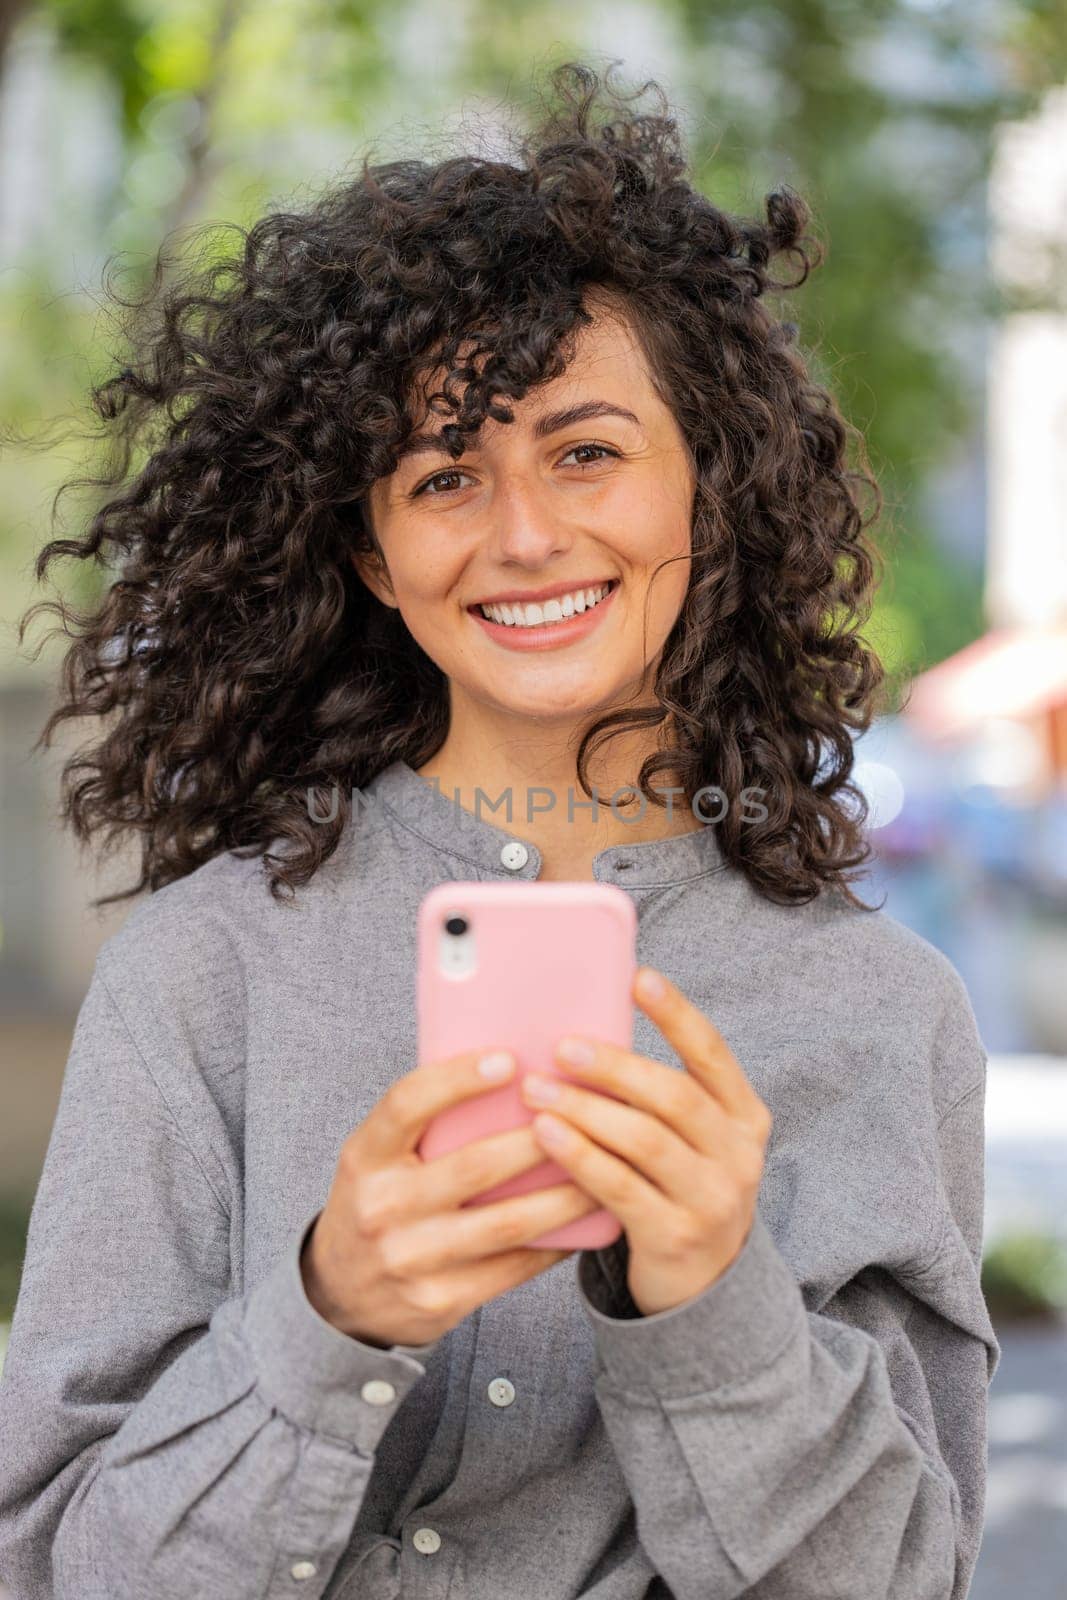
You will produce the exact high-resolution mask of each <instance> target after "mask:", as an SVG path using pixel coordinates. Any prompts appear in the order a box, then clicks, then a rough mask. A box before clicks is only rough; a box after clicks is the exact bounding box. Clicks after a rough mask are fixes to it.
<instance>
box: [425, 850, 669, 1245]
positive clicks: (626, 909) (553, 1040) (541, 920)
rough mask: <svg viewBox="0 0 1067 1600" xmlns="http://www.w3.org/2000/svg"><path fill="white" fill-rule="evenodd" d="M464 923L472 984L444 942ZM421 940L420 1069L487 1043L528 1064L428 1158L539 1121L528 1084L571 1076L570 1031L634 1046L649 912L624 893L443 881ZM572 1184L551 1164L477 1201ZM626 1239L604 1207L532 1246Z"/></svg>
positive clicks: (462, 1108)
mask: <svg viewBox="0 0 1067 1600" xmlns="http://www.w3.org/2000/svg"><path fill="white" fill-rule="evenodd" d="M452 915H459V916H463V917H465V918H466V919H467V922H468V925H469V928H470V930H471V932H472V933H473V936H474V940H475V948H476V962H475V964H474V969H473V970H472V971H470V972H467V973H464V974H463V975H462V976H455V975H453V973H452V972H449V971H445V970H443V967H442V962H443V960H444V956H443V953H442V944H441V941H442V940H448V939H449V938H451V935H449V934H447V933H445V932H444V923H445V921H446V919H447V918H448V917H449V916H452ZM417 934H418V972H417V982H416V992H417V1005H418V1059H419V1062H420V1063H423V1062H428V1061H437V1060H442V1059H444V1058H446V1057H448V1056H451V1055H457V1054H459V1052H461V1051H464V1050H472V1049H478V1048H479V1047H481V1046H486V1047H495V1048H502V1049H510V1050H513V1051H514V1052H515V1056H516V1060H517V1062H518V1070H517V1072H516V1073H515V1076H514V1077H513V1078H512V1079H511V1080H510V1081H509V1082H508V1083H506V1084H504V1085H502V1086H501V1087H500V1088H488V1089H487V1090H486V1092H485V1093H484V1094H480V1095H477V1096H475V1097H474V1098H473V1099H470V1100H466V1101H463V1102H461V1103H460V1104H458V1105H455V1106H450V1107H449V1108H448V1110H447V1111H443V1112H441V1113H439V1114H438V1115H437V1116H436V1117H434V1118H433V1120H432V1121H431V1122H430V1123H429V1124H428V1125H427V1127H426V1128H425V1129H424V1131H423V1135H422V1138H421V1139H420V1141H419V1145H418V1150H419V1154H420V1155H422V1156H423V1157H425V1158H426V1159H428V1160H429V1159H432V1158H433V1157H435V1156H438V1155H444V1154H446V1153H447V1152H448V1151H451V1150H455V1149H457V1148H458V1146H460V1145H463V1144H469V1143H470V1142H471V1141H472V1140H475V1139H483V1138H485V1137H486V1136H487V1135H489V1134H494V1133H502V1132H504V1131H505V1130H506V1129H509V1128H515V1127H520V1126H521V1125H522V1124H524V1123H529V1122H532V1121H533V1118H534V1115H535V1113H534V1112H533V1110H532V1109H531V1108H530V1107H529V1106H527V1105H525V1103H524V1102H523V1100H522V1099H521V1097H520V1093H519V1086H520V1084H521V1082H522V1079H523V1077H524V1076H525V1074H526V1073H527V1072H530V1071H537V1072H540V1073H544V1074H546V1075H548V1076H555V1077H563V1078H565V1077H567V1073H566V1072H565V1070H564V1069H563V1067H562V1065H560V1064H559V1063H557V1062H556V1061H555V1059H554V1051H555V1047H556V1044H557V1042H558V1040H559V1039H560V1038H561V1037H562V1035H563V1034H565V1033H571V1032H574V1033H582V1034H588V1035H589V1036H590V1037H592V1038H597V1039H604V1040H607V1041H609V1042H611V1043H613V1044H619V1045H622V1046H623V1047H624V1048H626V1049H629V1048H631V1046H632V1043H633V1023H634V1004H633V1000H632V999H631V995H630V989H631V985H632V983H633V976H634V972H635V970H636V956H635V946H636V937H637V913H636V911H635V909H634V903H633V901H632V900H631V898H630V896H629V895H628V894H627V893H626V892H625V890H623V889H620V888H618V887H617V886H616V885H615V884H608V883H593V882H589V883H586V882H579V881H576V882H566V883H564V882H558V881H556V882H551V883H531V882H529V881H526V882H523V883H514V884H512V883H474V882H472V883H463V882H449V883H442V884H438V885H437V886H436V887H435V888H433V889H431V890H430V891H429V893H428V894H426V895H425V896H424V897H423V899H422V901H421V903H420V906H419V912H418V928H417ZM598 1092H600V1093H603V1092H604V1091H598ZM569 1177H570V1174H569V1173H568V1172H567V1171H566V1169H565V1168H563V1167H561V1166H560V1165H559V1163H558V1162H556V1161H552V1160H549V1159H548V1158H546V1159H545V1160H544V1161H543V1162H541V1163H539V1164H538V1165H537V1166H534V1167H530V1168H529V1169H528V1170H527V1171H525V1172H520V1173H517V1174H516V1175H515V1176H514V1177H512V1178H508V1179H506V1180H505V1181H504V1182H503V1183H499V1184H495V1185H494V1186H493V1187H492V1188H491V1189H485V1190H483V1191H482V1192H481V1193H480V1194H478V1195H476V1196H473V1197H472V1198H471V1199H470V1200H468V1201H466V1202H465V1204H467V1205H484V1204H486V1203H488V1202H489V1201H493V1200H502V1199H506V1198H507V1197H508V1196H510V1195H516V1194H526V1193H529V1192H530V1191H531V1190H534V1189H542V1188H546V1187H548V1186H549V1185H551V1184H557V1183H563V1182H565V1181H566V1180H567V1179H568V1178H569ZM621 1232H622V1227H621V1224H620V1223H619V1221H618V1218H617V1217H615V1216H614V1214H613V1213H612V1212H610V1211H608V1210H606V1209H605V1208H603V1207H602V1208H600V1209H599V1210H597V1211H591V1212H589V1213H588V1215H586V1216H584V1217H577V1218H576V1219H575V1220H574V1221H573V1222H568V1223H564V1224H563V1225H562V1226H560V1227H558V1228H552V1229H550V1230H549V1231H548V1232H546V1233H543V1234H540V1235H539V1236H538V1237H537V1238H536V1239H531V1240H529V1242H528V1248H530V1249H533V1248H543V1249H599V1248H601V1247H602V1246H604V1245H608V1244H611V1243H612V1241H613V1240H615V1239H617V1238H618V1237H619V1235H620V1234H621Z"/></svg>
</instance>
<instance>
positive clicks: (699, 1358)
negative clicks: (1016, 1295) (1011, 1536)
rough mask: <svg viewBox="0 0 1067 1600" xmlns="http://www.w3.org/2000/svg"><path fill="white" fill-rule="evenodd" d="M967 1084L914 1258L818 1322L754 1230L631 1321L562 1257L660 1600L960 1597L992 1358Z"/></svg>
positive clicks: (614, 1291)
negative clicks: (940, 1205)
mask: <svg viewBox="0 0 1067 1600" xmlns="http://www.w3.org/2000/svg"><path fill="white" fill-rule="evenodd" d="M983 1111H984V1081H983V1082H981V1083H978V1084H975V1085H974V1086H973V1087H972V1088H971V1089H970V1090H969V1091H968V1092H967V1093H965V1094H963V1095H962V1096H961V1097H960V1098H959V1099H958V1100H957V1101H956V1103H955V1104H953V1105H952V1106H951V1107H950V1108H949V1109H948V1111H947V1112H946V1113H945V1114H944V1116H943V1117H942V1118H941V1121H940V1124H939V1128H938V1145H939V1151H940V1159H941V1168H940V1174H939V1190H940V1192H941V1193H942V1194H943V1195H944V1198H945V1201H946V1205H945V1211H944V1217H943V1226H942V1227H940V1228H939V1229H938V1230H937V1231H936V1232H935V1234H934V1248H933V1249H932V1251H930V1252H929V1253H928V1255H927V1258H926V1259H925V1261H921V1262H919V1263H917V1264H916V1266H915V1267H914V1269H913V1270H911V1271H905V1270H904V1269H903V1268H901V1269H899V1275H897V1274H894V1273H893V1272H890V1271H889V1270H887V1269H886V1268H885V1267H884V1266H879V1265H876V1264H873V1263H872V1264H871V1266H870V1267H869V1268H868V1269H867V1270H864V1271H862V1272H860V1273H858V1274H857V1275H855V1276H854V1277H853V1278H852V1279H851V1280H850V1281H849V1282H848V1283H847V1284H845V1285H844V1286H843V1287H842V1288H841V1289H840V1290H839V1291H838V1292H837V1294H835V1295H834V1296H833V1297H832V1298H831V1299H830V1300H829V1301H828V1302H827V1304H826V1305H825V1306H824V1307H823V1308H822V1309H821V1310H819V1311H817V1312H816V1311H813V1310H810V1309H808V1307H807V1306H806V1304H805V1300H804V1297H803V1294H802V1293H801V1290H800V1287H799V1285H798V1282H797V1279H796V1277H795V1275H794V1273H793V1271H792V1269H791V1268H790V1266H789V1264H788V1263H787V1262H786V1260H785V1259H784V1258H783V1256H782V1254H781V1252H780V1250H779V1249H778V1247H777V1245H776V1244H775V1242H774V1239H773V1237H772V1234H771V1232H770V1230H769V1228H768V1226H767V1222H766V1219H765V1217H764V1216H763V1214H762V1212H760V1211H757V1214H756V1217H755V1220H754V1223H753V1226H752V1229H751V1230H750V1233H749V1235H748V1238H747V1240H746V1242H745V1244H744V1246H743V1247H742V1249H741V1251H740V1253H739V1254H738V1256H737V1257H735V1259H734V1261H733V1262H732V1263H731V1264H730V1266H729V1267H728V1268H727V1270H726V1271H725V1272H724V1273H723V1275H722V1276H721V1277H720V1278H719V1279H718V1280H717V1281H716V1282H715V1283H713V1284H711V1285H709V1287H708V1288H707V1289H706V1290H705V1291H704V1292H703V1294H701V1295H698V1296H696V1297H694V1298H693V1299H692V1300H689V1301H686V1302H684V1303H683V1304H682V1305H680V1306H675V1307H672V1308H671V1309H670V1310H668V1311H664V1312H660V1313H658V1314H656V1315H653V1316H649V1317H641V1316H640V1315H639V1314H638V1313H637V1310H636V1307H634V1306H633V1303H632V1300H630V1299H629V1295H628V1292H627V1291H626V1288H625V1268H624V1261H625V1250H623V1251H622V1252H619V1251H617V1250H615V1248H614V1247H613V1249H612V1251H611V1252H607V1251H598V1252H583V1253H582V1255H581V1257H580V1258H579V1268H578V1281H579V1285H580V1288H581V1291H582V1295H583V1299H584V1301H585V1306H586V1311H587V1314H588V1316H589V1318H590V1319H591V1321H592V1323H593V1326H594V1330H595V1335H596V1343H597V1350H598V1368H599V1370H598V1376H597V1379H596V1392H597V1399H598V1402H599V1405H600V1408H601V1411H602V1414H603V1416H604V1421H605V1426H606V1428H607V1430H608V1432H609V1435H610V1437H611V1439H612V1443H613V1446H614V1449H615V1452H616V1456H617V1458H618V1460H619V1462H620V1465H621V1467H622V1470H623V1472H624V1474H625V1476H626V1478H627V1483H628V1487H629V1489H630V1493H631V1495H632V1497H633V1500H634V1504H635V1507H636V1513H637V1525H638V1537H639V1538H640V1540H641V1543H642V1544H643V1546H644V1547H645V1549H646V1551H647V1553H648V1554H649V1557H650V1559H651V1560H652V1561H653V1562H654V1564H655V1566H656V1568H657V1570H658V1571H659V1572H660V1573H661V1574H662V1576H663V1577H664V1579H665V1580H666V1582H667V1584H668V1585H669V1587H670V1589H671V1591H672V1593H673V1594H674V1595H676V1596H677V1600H707V1596H708V1595H710V1594H715V1595H721V1596H722V1597H723V1600H726V1597H727V1596H735V1595H744V1596H752V1597H756V1596H759V1597H761V1600H834V1597H841V1600H855V1597H856V1596H857V1595H863V1596H864V1600H963V1597H964V1596H965V1595H966V1594H967V1591H968V1587H969V1584H970V1580H971V1575H972V1572H973V1568H974V1564H975V1561H976V1558H977V1553H978V1548H979V1544H980V1541H981V1528H982V1517H983V1511H984V1489H985V1470H986V1398H987V1389H988V1384H989V1381H990V1380H991V1378H992V1376H993V1373H994V1372H995V1370H996V1366H997V1363H998V1361H999V1345H998V1343H997V1341H996V1338H995V1335H994V1333H993V1329H992V1326H991V1324H990V1323H989V1320H988V1314H987V1310H986V1306H985V1302H984V1299H983V1297H982V1292H981V1287H980V1278H979V1269H980V1258H981V1233H982V1204H983V1202H982V1192H983V1166H984V1160H983V1158H984V1146H983Z"/></svg>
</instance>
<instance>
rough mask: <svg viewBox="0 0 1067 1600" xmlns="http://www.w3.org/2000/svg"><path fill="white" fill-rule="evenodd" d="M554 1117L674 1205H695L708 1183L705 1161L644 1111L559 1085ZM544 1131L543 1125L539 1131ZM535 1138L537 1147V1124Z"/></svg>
mask: <svg viewBox="0 0 1067 1600" xmlns="http://www.w3.org/2000/svg"><path fill="white" fill-rule="evenodd" d="M558 1087H559V1090H560V1094H559V1098H558V1099H557V1100H555V1101H554V1102H553V1104H552V1108H551V1109H552V1114H553V1115H554V1116H559V1117H561V1118H562V1119H563V1121H564V1123H565V1124H566V1126H567V1127H570V1128H575V1129H578V1130H579V1131H580V1132H581V1133H583V1134H585V1135H586V1136H587V1137H588V1138H589V1139H591V1140H592V1141H593V1142H594V1143H595V1144H597V1145H599V1146H600V1147H601V1148H602V1149H605V1150H610V1151H613V1152H614V1153H615V1155H617V1156H621V1157H622V1158H623V1160H624V1161H626V1162H628V1163H629V1165H630V1166H631V1167H632V1168H633V1169H634V1170H635V1171H636V1172H639V1173H640V1174H641V1175H642V1177H644V1178H647V1179H648V1181H649V1183H651V1184H653V1185H654V1186H655V1187H656V1188H657V1189H658V1190H659V1191H660V1193H661V1194H663V1195H666V1197H667V1199H668V1200H671V1201H673V1202H674V1203H675V1204H676V1205H694V1204H695V1203H696V1201H697V1196H698V1195H699V1191H700V1186H701V1184H702V1183H703V1182H704V1181H705V1180H706V1175H707V1171H708V1164H707V1158H706V1157H705V1156H704V1155H703V1154H702V1153H700V1152H698V1151H696V1150H694V1148H693V1146H692V1145H691V1144H688V1143H687V1142H686V1141H685V1140H684V1139H682V1138H680V1137H679V1136H678V1134H676V1133H675V1132H674V1129H673V1128H670V1127H668V1126H667V1124H666V1123H665V1122H661V1121H660V1119H659V1118H658V1117H656V1116H654V1115H650V1114H649V1113H648V1112H646V1111H638V1110H636V1109H635V1108H634V1107H633V1106H628V1105H623V1103H622V1102H621V1101H619V1100H609V1099H608V1098H607V1096H606V1095H602V1094H598V1093H597V1092H596V1091H595V1090H590V1089H578V1088H575V1087H573V1086H569V1085H563V1084H560V1085H558ZM540 1126H541V1127H543V1126H545V1125H544V1124H541V1125H540ZM532 1131H533V1133H534V1137H535V1138H536V1139H538V1142H541V1135H540V1133H539V1132H538V1123H537V1122H536V1121H535V1122H534V1124H533V1129H532Z"/></svg>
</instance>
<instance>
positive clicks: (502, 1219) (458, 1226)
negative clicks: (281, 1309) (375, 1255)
mask: <svg viewBox="0 0 1067 1600" xmlns="http://www.w3.org/2000/svg"><path fill="white" fill-rule="evenodd" d="M596 1209H597V1207H596V1204H595V1202H594V1201H593V1200H592V1199H591V1198H590V1197H589V1195H587V1194H583V1193H582V1191H581V1189H579V1188H578V1187H577V1185H576V1184H573V1183H570V1182H567V1183H555V1184H552V1185H551V1187H549V1188H546V1189H537V1190H535V1191H534V1192H533V1193H531V1194H520V1195H512V1196H510V1197H509V1198H508V1199H507V1200H493V1201H490V1202H489V1203H488V1204H485V1205H478V1206H470V1207H468V1208H467V1209H466V1210H464V1211H451V1212H446V1213H445V1215H444V1216H436V1217H423V1218H420V1219H419V1220H417V1221H415V1222H412V1223H410V1224H406V1225H405V1226H404V1227H402V1228H395V1229H393V1230H392V1231H391V1232H390V1233H389V1234H388V1235H387V1236H386V1237H385V1238H383V1239H382V1240H380V1241H379V1250H380V1252H381V1258H382V1262H383V1264H384V1266H385V1268H386V1271H387V1272H390V1273H392V1274H393V1275H394V1276H396V1277H412V1276H422V1275H424V1274H426V1273H435V1272H438V1271H440V1269H441V1268H442V1267H454V1266H460V1265H462V1264H463V1263H464V1262H468V1261H477V1260H482V1259H484V1258H485V1257H486V1256H494V1255H499V1254H501V1252H502V1251H506V1250H514V1249H515V1248H516V1247H517V1246H518V1245H521V1244H524V1243H525V1242H526V1241H527V1240H528V1239H536V1238H537V1236H538V1234H541V1233H545V1232H546V1231H547V1230H548V1229H549V1228H558V1227H561V1226H562V1224H563V1223H565V1222H573V1221H575V1219H576V1218H578V1217H584V1216H586V1215H587V1214H588V1213H589V1212H590V1211H595V1210H596Z"/></svg>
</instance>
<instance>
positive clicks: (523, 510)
mask: <svg viewBox="0 0 1067 1600" xmlns="http://www.w3.org/2000/svg"><path fill="white" fill-rule="evenodd" d="M573 543H574V535H573V533H572V531H571V530H570V529H569V528H568V527H567V525H566V523H565V522H564V521H563V519H562V518H561V517H560V516H559V515H558V511H555V510H553V509H552V507H551V505H550V504H549V500H548V498H546V497H545V496H544V495H542V494H539V493H538V491H537V489H536V488H534V487H525V486H523V485H521V484H516V483H512V484H509V485H508V486H507V487H506V488H502V489H501V491H500V493H499V494H498V495H496V496H494V504H493V509H492V514H491V523H490V529H489V537H488V553H489V555H490V556H491V557H492V558H493V559H494V560H495V561H497V562H500V563H501V564H511V565H517V566H522V567H530V568H540V567H543V566H545V565H546V564H547V563H549V562H550V561H551V560H552V558H553V557H554V556H560V555H565V554H566V553H567V552H568V551H569V550H570V549H571V547H572V545H573Z"/></svg>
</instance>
